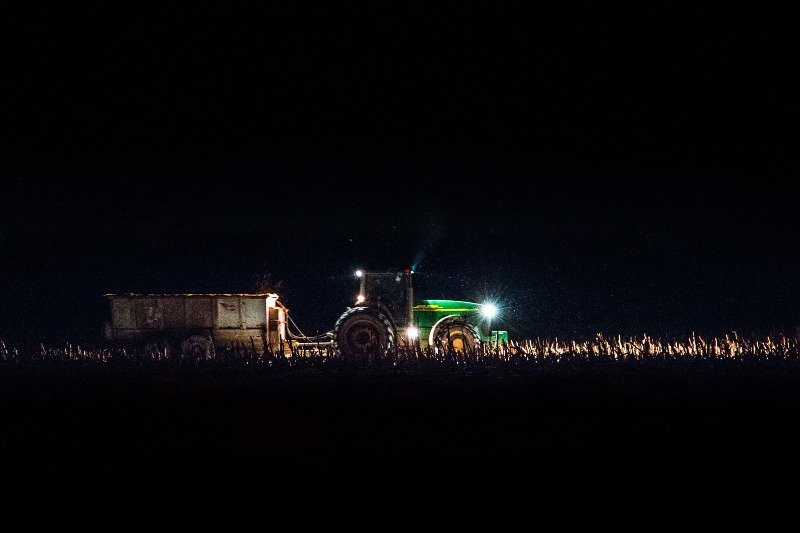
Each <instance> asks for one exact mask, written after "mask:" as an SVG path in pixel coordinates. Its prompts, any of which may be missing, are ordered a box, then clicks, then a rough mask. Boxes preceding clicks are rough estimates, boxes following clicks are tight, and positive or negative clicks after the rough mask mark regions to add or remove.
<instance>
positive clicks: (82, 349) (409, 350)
mask: <svg viewBox="0 0 800 533" xmlns="http://www.w3.org/2000/svg"><path fill="white" fill-rule="evenodd" d="M799 345H800V339H799V338H798V337H787V336H778V337H776V338H773V337H764V338H758V339H745V338H740V337H739V335H738V334H736V333H733V334H729V335H725V336H724V337H721V338H720V337H711V338H704V337H703V336H700V335H695V334H692V335H689V336H688V337H686V338H683V339H679V340H662V339H656V338H653V337H650V336H648V335H641V336H637V337H627V338H623V337H621V336H615V337H611V338H606V337H605V336H604V335H603V334H598V335H596V337H595V338H593V339H591V340H564V339H558V338H554V339H531V340H525V341H511V342H508V343H505V342H504V343H501V344H500V345H490V344H486V345H483V346H481V347H480V348H479V349H477V350H473V351H467V352H460V351H459V352H447V351H442V350H441V349H433V348H426V349H422V348H420V347H419V346H413V345H406V346H402V347H398V348H396V349H394V350H390V351H387V352H383V353H373V354H364V355H361V356H350V357H343V356H342V355H340V354H339V353H338V352H337V351H336V350H335V348H333V347H331V346H319V347H317V346H311V347H309V346H304V347H302V348H301V347H292V348H287V349H285V350H283V351H278V352H270V351H267V352H258V351H256V350H255V347H254V346H252V347H251V346H247V345H246V344H244V343H240V344H238V345H231V346H227V347H223V348H217V349H216V351H215V352H214V353H213V354H212V355H211V356H210V357H186V356H179V355H177V354H173V353H169V352H167V351H166V350H164V351H159V350H155V351H150V352H144V351H142V350H141V349H137V348H136V347H134V346H131V347H124V346H122V347H121V346H115V347H106V346H82V345H80V344H76V343H75V344H74V343H67V344H65V345H60V346H52V345H51V346H46V345H45V344H42V343H40V344H39V345H38V346H30V345H28V346H27V347H17V346H13V345H10V344H6V342H4V341H3V340H0V370H1V369H2V368H4V367H5V368H9V367H15V366H52V365H62V366H63V365H68V366H69V365H72V366H81V365H84V366H85V365H90V366H114V365H124V366H130V365H134V366H149V367H165V368H167V367H171V366H172V367H207V368H220V369H222V368H243V369H247V368H250V369H280V368H284V369H303V368H331V369H337V368H358V367H363V368H394V369H398V370H403V369H406V370H415V369H424V370H437V369H441V370H447V369H452V368H472V369H481V368H485V369H492V368H496V369H503V368H508V369H525V368H530V369H546V368H557V367H559V366H569V365H576V364H577V365H581V364H584V365H590V364H610V365H614V364H616V365H625V364H637V365H644V366H647V364H648V363H657V362H658V363H662V364H663V363H669V362H674V363H689V364H691V363H725V362H730V363H736V362H741V363H745V362H760V363H770V362H772V363H778V362H780V363H785V364H791V363H795V364H797V363H800V349H799V348H798V347H799ZM797 366H798V368H800V364H798V365H797Z"/></svg>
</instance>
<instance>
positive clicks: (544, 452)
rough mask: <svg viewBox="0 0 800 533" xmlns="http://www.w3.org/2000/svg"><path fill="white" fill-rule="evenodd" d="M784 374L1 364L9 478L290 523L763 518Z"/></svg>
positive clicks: (786, 460)
mask: <svg viewBox="0 0 800 533" xmlns="http://www.w3.org/2000/svg"><path fill="white" fill-rule="evenodd" d="M797 382H798V380H797V379H796V378H795V377H794V376H793V375H788V374H781V373H774V374H772V375H769V376H757V375H756V376H754V375H744V374H742V375H726V376H723V377H720V376H716V377H715V376H713V375H699V376H686V375H664V374H658V375H656V376H654V375H648V374H647V373H646V372H639V373H634V374H624V373H619V374H615V375H602V376H599V375H592V374H581V373H578V374H575V373H556V374H548V373H541V374H537V375H531V374H528V375H508V374H491V373H489V374H482V375H468V374H452V375H444V376H441V375H440V376H437V375H392V374H371V373H350V374H347V373H344V374H336V375H330V374H325V373H313V372H296V373H291V372H287V373H285V374H280V375H269V376H267V375H247V374H241V373H235V372H234V373H228V374H224V375H222V374H214V373H212V372H206V371H193V372H162V373H157V374H152V373H147V374H145V373H136V372H133V373H120V372H111V371H92V372H89V371H85V372H84V371H74V372H70V373H67V374H60V373H42V372H22V371H20V372H16V373H13V374H6V375H4V376H2V379H0V384H1V385H2V389H1V390H2V392H0V398H1V399H2V401H0V457H2V469H3V478H4V480H5V481H4V482H3V484H4V486H5V487H6V489H9V488H10V489H12V490H13V492H15V493H17V495H19V494H25V495H28V496H29V497H30V498H34V499H36V500H39V499H44V500H47V499H49V498H52V497H55V498H56V499H61V498H63V497H66V496H67V495H68V496H70V497H75V496H77V497H78V498H79V499H80V500H83V501H84V502H86V501H93V498H96V497H102V498H108V497H111V498H112V499H114V500H116V501H117V503H122V507H123V509H129V510H130V509H131V507H129V505H132V504H133V502H138V503H136V506H135V508H136V509H142V510H145V509H150V508H151V507H152V505H151V504H153V503H155V502H160V503H161V504H165V503H166V504H168V505H172V503H171V502H174V501H176V500H178V499H179V500H184V499H187V500H188V501H189V502H191V503H192V504H195V505H197V507H198V510H202V509H205V510H208V509H209V508H211V509H217V508H219V507H220V506H221V505H222V504H223V502H228V503H230V502H234V503H235V505H236V506H242V505H243V506H244V507H246V508H247V510H248V511H249V512H252V511H254V510H255V511H256V514H257V515H258V516H261V517H262V519H264V518H263V517H270V516H277V515H280V514H282V513H284V512H287V509H290V508H292V509H296V510H295V511H292V512H291V513H290V514H289V518H290V519H291V523H293V524H294V525H296V526H301V525H311V524H312V523H318V520H320V519H322V521H323V522H325V521H328V522H329V523H332V522H333V521H335V520H345V521H346V522H347V523H349V524H351V525H352V526H354V527H355V526H356V525H358V526H362V527H364V528H369V529H372V528H377V529H386V528H394V527H398V528H401V529H406V528H407V527H412V528H417V527H424V526H431V527H439V526H444V527H452V528H459V529H460V528H462V527H465V526H467V527H468V526H477V525H480V526H488V527H504V526H517V525H523V524H527V523H528V522H536V521H538V520H540V519H543V518H547V519H548V520H551V519H555V520H556V524H558V525H562V526H566V525H583V526H586V525H592V524H594V525H597V524H599V523H600V522H603V521H609V522H610V523H612V524H615V525H618V526H621V527H623V528H633V529H638V528H643V527H648V528H649V527H651V526H653V525H659V524H660V525H667V524H671V525H676V526H684V527H686V526H694V527H697V528H706V527H709V526H715V525H725V526H726V527H727V526H729V525H734V526H736V527H739V526H741V527H746V528H750V527H759V528H768V527H770V526H783V525H784V522H783V521H784V520H786V519H791V518H792V516H793V514H792V508H793V505H794V501H795V500H794V492H793V490H792V487H793V486H796V485H797V483H798V482H797V479H798V476H797V474H798V470H800V469H799V468H798V461H797V450H798V445H800V431H798V425H800V417H798V414H800V389H798V388H797V387H796V385H797ZM141 502H148V503H147V505H143V504H142V503H141ZM90 508H91V506H90ZM246 514H247V512H246V511H243V510H242V509H240V510H239V511H237V512H236V513H235V516H243V515H246ZM690 517H691V518H690ZM283 518H285V517H283ZM271 520H272V519H269V518H266V523H272V521H271ZM689 528H690V529H691V527H689Z"/></svg>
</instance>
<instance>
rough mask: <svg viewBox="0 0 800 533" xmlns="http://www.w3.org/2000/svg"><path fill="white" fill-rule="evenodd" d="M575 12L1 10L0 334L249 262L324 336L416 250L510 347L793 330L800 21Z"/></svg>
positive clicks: (418, 260)
mask: <svg viewBox="0 0 800 533" xmlns="http://www.w3.org/2000/svg"><path fill="white" fill-rule="evenodd" d="M586 15H588V16H587V19H588V20H585V21H582V22H578V21H577V20H576V19H574V18H570V19H563V18H562V19H559V21H558V22H559V23H558V24H556V23H555V22H554V21H553V20H551V19H549V18H547V17H543V16H534V15H532V14H529V13H525V12H522V11H513V10H493V11H489V12H480V11H474V12H473V11H470V12H464V11H462V10H457V9H455V8H453V9H450V10H442V11H439V12H429V11H427V10H421V9H413V8H407V7H404V6H399V7H397V8H396V10H393V11H392V12H388V11H387V12H380V11H367V12H364V11H359V10H357V9H355V8H351V9H347V10H341V11H337V12H320V11H309V12H299V13H286V12H277V11H274V10H263V11H259V12H254V13H249V14H243V13H235V14H234V13H229V12H227V11H224V10H223V9H222V8H218V10H217V11H210V12H209V11H206V12H204V13H202V14H197V11H196V10H187V11H177V10H176V11H175V12H166V11H165V10H164V9H163V8H161V9H160V10H158V11H147V10H145V9H144V8H141V10H138V11H130V12H122V11H113V12H112V11H103V8H102V7H100V6H97V7H95V8H94V9H92V10H89V11H86V12H81V13H78V12H72V11H70V12H67V13H52V12H48V13H35V14H33V15H32V16H31V15H30V14H28V16H25V17H19V18H18V19H15V26H16V31H15V32H14V33H13V34H11V36H8V35H7V36H6V37H5V38H4V39H5V42H4V45H5V50H6V52H7V53H6V61H5V63H4V65H3V70H4V72H3V79H4V80H5V81H4V83H3V85H4V88H5V89H7V90H8V92H7V93H6V95H5V96H4V97H3V106H2V124H3V127H2V130H3V137H2V154H3V155H2V167H0V171H1V172H2V177H3V192H2V193H0V289H2V295H3V297H2V302H0V336H3V335H7V336H11V337H13V336H20V335H31V334H41V332H45V333H46V334H47V335H50V336H55V337H57V336H66V337H72V338H78V337H89V336H91V335H95V334H96V332H97V331H99V328H100V325H101V323H102V320H103V309H104V308H103V303H104V302H103V299H102V297H101V295H102V294H103V293H105V292H197V291H213V292H228V291H248V290H252V289H253V288H254V286H255V285H254V284H255V282H256V279H257V278H258V277H259V276H264V275H270V276H271V279H272V280H273V281H274V282H276V283H277V282H280V283H281V285H280V290H279V292H280V293H281V295H282V296H283V298H284V300H285V302H286V303H287V305H288V306H289V307H290V308H291V309H292V311H293V313H294V317H295V318H296V320H297V321H298V322H299V323H300V324H301V326H306V329H308V330H317V331H324V330H326V329H328V328H329V327H330V326H332V325H333V322H334V321H335V319H336V317H337V316H338V314H339V313H340V312H341V311H342V310H343V309H344V307H345V306H346V305H348V304H349V303H351V301H352V296H353V295H354V293H355V290H356V283H355V282H354V280H353V278H352V271H353V270H354V269H355V268H356V267H366V268H383V267H405V266H409V265H412V264H413V265H414V266H415V268H416V271H417V273H418V274H417V276H416V280H415V282H416V286H417V295H418V296H420V297H451V298H463V299H483V298H487V297H489V298H499V299H500V302H501V305H502V306H504V307H505V309H504V316H505V325H506V326H507V327H508V328H509V329H510V330H511V331H512V335H515V336H530V335H534V336H535V335H540V334H541V335H554V334H559V335H579V336H588V335H593V334H594V333H596V332H597V331H599V330H604V331H606V332H613V333H623V334H625V333H630V334H636V333H641V332H643V331H648V332H655V333H659V334H683V333H688V332H691V331H692V330H697V331H709V332H715V333H716V332H724V331H726V330H731V329H734V330H737V331H740V332H751V331H770V330H778V329H784V330H787V331H794V329H795V327H796V326H797V325H798V324H800V318H799V317H800V302H799V300H798V294H800V278H799V277H798V270H799V269H798V260H799V259H800V223H798V218H797V192H798V186H797V184H796V183H795V181H796V177H797V175H798V167H799V166H800V165H798V162H797V147H798V144H797V143H798V129H797V126H798V104H797V94H800V91H798V87H797V84H796V83H795V80H794V70H796V61H794V60H793V59H792V50H793V49H795V48H796V44H797V43H796V42H792V35H791V34H790V33H788V32H784V31H783V29H782V28H781V27H780V26H779V25H775V24H772V23H765V24H761V23H760V21H757V20H753V19H752V18H751V19H746V20H741V21H737V22H736V23H733V22H731V21H728V20H722V19H713V18H711V19H709V20H708V21H703V20H700V19H699V18H698V14H697V13H695V14H694V16H692V17H688V18H687V17H682V16H680V15H679V14H642V13H639V14H636V15H638V16H640V17H641V18H640V19H639V20H638V22H637V23H635V24H628V23H622V22H621V20H622V19H616V24H615V25H611V24H610V23H606V22H605V20H601V19H598V18H594V17H593V16H592V15H593V14H586ZM606 15H609V18H610V19H615V17H614V14H608V13H607V14H606ZM687 20H689V21H692V22H691V23H687V22H686V21H687Z"/></svg>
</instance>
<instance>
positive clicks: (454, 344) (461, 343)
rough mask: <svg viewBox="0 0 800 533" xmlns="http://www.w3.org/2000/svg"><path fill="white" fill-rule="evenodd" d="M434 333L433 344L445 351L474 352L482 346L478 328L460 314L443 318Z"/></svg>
mask: <svg viewBox="0 0 800 533" xmlns="http://www.w3.org/2000/svg"><path fill="white" fill-rule="evenodd" d="M432 333H433V346H435V347H436V348H438V349H440V350H443V351H445V352H474V351H475V350H478V349H480V347H481V337H480V335H479V334H478V330H477V329H476V328H475V326H473V325H472V324H470V323H468V322H467V321H466V320H465V319H464V318H463V317H460V316H454V317H450V318H446V319H444V320H442V321H441V322H439V323H438V324H437V325H436V327H435V328H434V330H433V332H432Z"/></svg>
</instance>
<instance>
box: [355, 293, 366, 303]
mask: <svg viewBox="0 0 800 533" xmlns="http://www.w3.org/2000/svg"><path fill="white" fill-rule="evenodd" d="M364 300H366V298H365V297H364V295H363V294H359V295H358V296H356V303H360V304H362V303H364Z"/></svg>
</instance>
